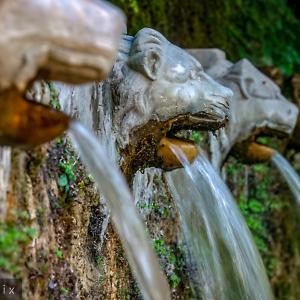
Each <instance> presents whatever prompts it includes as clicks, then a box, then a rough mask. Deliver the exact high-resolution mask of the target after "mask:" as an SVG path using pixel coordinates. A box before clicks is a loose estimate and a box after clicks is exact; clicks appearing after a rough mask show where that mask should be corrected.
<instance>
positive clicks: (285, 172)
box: [272, 152, 300, 205]
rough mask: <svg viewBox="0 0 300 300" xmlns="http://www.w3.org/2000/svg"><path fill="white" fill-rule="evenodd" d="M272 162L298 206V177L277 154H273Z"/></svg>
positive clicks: (299, 179)
mask: <svg viewBox="0 0 300 300" xmlns="http://www.w3.org/2000/svg"><path fill="white" fill-rule="evenodd" d="M272 162H273V164H274V165H275V166H276V167H277V169H278V170H279V172H280V173H281V175H282V176H283V177H284V179H285V180H286V182H287V184H288V185H289V187H290V189H291V192H292V193H293V195H294V197H295V199H296V201H297V204H298V205H300V177H299V175H298V173H297V172H296V171H295V170H294V169H293V167H292V166H291V165H290V164H289V162H288V161H287V160H286V159H285V158H284V157H283V156H282V155H281V154H280V153H278V152H274V154H273V156H272Z"/></svg>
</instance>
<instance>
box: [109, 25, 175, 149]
mask: <svg viewBox="0 0 300 300" xmlns="http://www.w3.org/2000/svg"><path fill="white" fill-rule="evenodd" d="M167 43H169V42H168V41H167V40H166V39H165V38H164V37H163V36H162V35H161V34H160V33H159V32H157V31H155V30H153V29H149V28H144V29H142V30H140V31H139V32H138V33H137V34H136V36H135V37H130V36H124V37H123V40H122V43H121V47H120V50H119V56H118V59H117V62H116V63H115V65H114V67H113V70H112V73H111V76H110V85H111V90H112V97H113V103H114V106H115V110H116V113H115V124H116V126H117V127H118V128H121V129H120V130H121V132H119V133H120V138H121V141H120V142H121V144H127V143H128V141H129V133H130V131H131V129H132V128H133V127H135V126H138V125H141V124H143V123H145V122H147V121H148V120H149V119H150V118H151V115H152V112H153V105H152V104H153V102H152V100H151V86H152V81H153V80H154V79H150V78H149V76H147V74H146V73H145V67H144V65H145V59H146V53H147V52H148V51H152V50H155V53H159V55H160V56H161V57H163V55H164V49H165V47H166V45H167ZM119 108H122V109H119Z"/></svg>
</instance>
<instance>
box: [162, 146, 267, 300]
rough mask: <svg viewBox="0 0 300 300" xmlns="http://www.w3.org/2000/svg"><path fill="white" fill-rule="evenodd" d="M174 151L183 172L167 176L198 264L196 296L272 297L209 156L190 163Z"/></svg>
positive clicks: (253, 248)
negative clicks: (208, 158)
mask: <svg viewBox="0 0 300 300" xmlns="http://www.w3.org/2000/svg"><path fill="white" fill-rule="evenodd" d="M172 151H173V152H174V153H175V154H176V156H177V157H178V159H179V160H180V161H181V163H182V164H183V166H184V170H183V169H181V170H180V169H179V170H176V171H172V172H169V173H167V175H166V178H167V181H168V184H169V187H170V190H171V193H172V194H173V197H174V199H175V201H176V204H177V206H178V210H179V214H180V219H181V224H182V228H183V233H184V238H185V242H186V244H187V246H188V250H189V254H190V257H191V259H190V260H191V263H192V264H193V265H194V266H196V271H195V274H194V276H193V277H197V279H198V280H199V282H197V283H196V287H197V285H199V283H200V289H199V291H198V293H200V296H197V299H198V298H199V297H201V298H202V299H205V300H212V299H213V300H215V299H218V300H223V299H224V300H270V299H273V295H272V291H271V288H270V285H269V282H268V279H267V276H266V272H265V268H264V265H263V262H262V260H261V257H260V255H259V253H258V251H257V249H256V246H255V244H254V242H253V240H252V237H251V233H250V231H249V229H248V227H247V225H246V223H245V221H244V218H243V217H242V215H241V213H240V210H239V208H238V206H237V204H236V202H235V201H234V199H233V197H232V195H231V193H230V191H229V190H228V188H227V187H226V185H225V183H224V182H223V181H222V179H221V178H220V176H219V175H218V173H217V172H216V171H215V170H214V168H213V167H212V166H211V164H210V163H209V161H208V160H207V159H206V158H205V156H203V155H199V157H198V158H197V159H196V160H195V161H194V163H193V164H192V165H190V164H189V162H188V161H187V159H186V157H185V156H184V154H183V153H182V152H181V150H180V149H178V148H173V149H172ZM195 275H196V276H195ZM193 281H194V282H195V278H193ZM194 287H195V286H194ZM194 290H196V289H195V288H194ZM196 293H197V290H196ZM198 293H197V294H198Z"/></svg>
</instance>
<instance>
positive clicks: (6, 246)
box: [0, 222, 37, 274]
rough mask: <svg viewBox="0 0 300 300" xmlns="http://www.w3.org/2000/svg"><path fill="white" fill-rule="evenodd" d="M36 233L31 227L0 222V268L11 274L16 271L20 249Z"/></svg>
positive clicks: (17, 269)
mask: <svg viewBox="0 0 300 300" xmlns="http://www.w3.org/2000/svg"><path fill="white" fill-rule="evenodd" d="M36 235H37V232H36V230H35V229H33V228H31V227H21V226H18V225H17V224H13V223H4V222H0V269H2V270H5V271H7V272H9V273H12V274H15V273H17V272H18V271H19V267H18V263H19V259H20V257H21V254H22V249H23V247H24V246H26V245H27V244H29V243H30V242H31V241H32V239H34V238H35V237H36Z"/></svg>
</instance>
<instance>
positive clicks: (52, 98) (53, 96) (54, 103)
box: [47, 81, 61, 110]
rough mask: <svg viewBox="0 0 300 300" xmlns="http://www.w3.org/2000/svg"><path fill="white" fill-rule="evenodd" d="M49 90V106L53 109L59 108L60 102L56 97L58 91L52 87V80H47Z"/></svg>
mask: <svg viewBox="0 0 300 300" xmlns="http://www.w3.org/2000/svg"><path fill="white" fill-rule="evenodd" d="M47 84H48V87H49V90H50V106H51V107H52V108H54V109H57V110H60V109H61V107H60V103H59V98H58V93H57V91H56V90H55V88H54V84H53V83H52V82H50V81H49V82H47Z"/></svg>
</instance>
